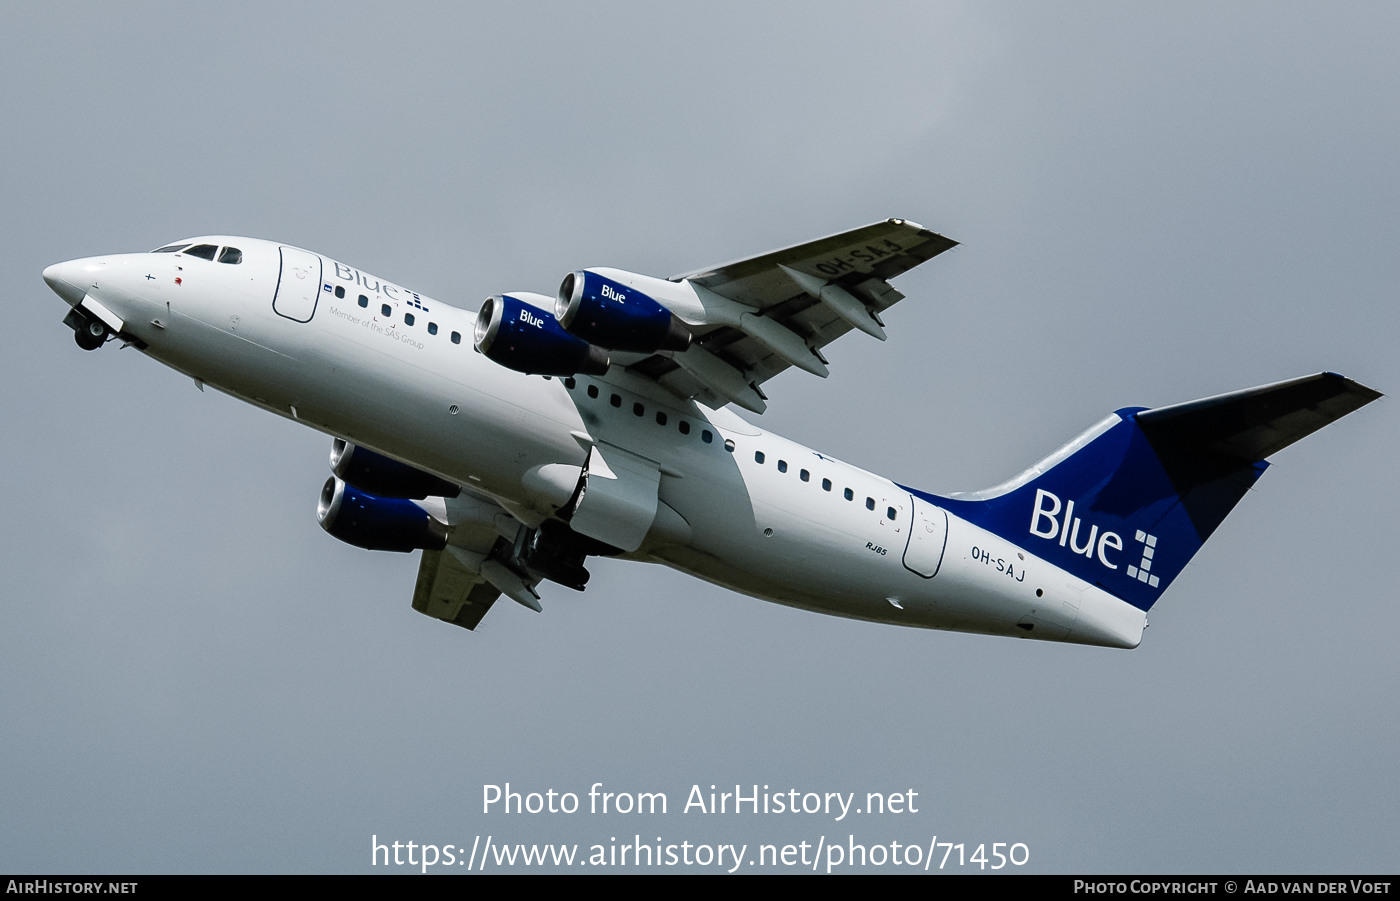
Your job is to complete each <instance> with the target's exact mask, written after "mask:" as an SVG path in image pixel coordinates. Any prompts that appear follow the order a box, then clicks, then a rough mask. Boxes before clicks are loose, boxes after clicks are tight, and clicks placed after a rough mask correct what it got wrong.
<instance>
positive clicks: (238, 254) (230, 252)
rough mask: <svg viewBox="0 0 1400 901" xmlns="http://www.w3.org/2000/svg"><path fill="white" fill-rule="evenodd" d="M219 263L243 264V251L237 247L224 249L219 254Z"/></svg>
mask: <svg viewBox="0 0 1400 901" xmlns="http://www.w3.org/2000/svg"><path fill="white" fill-rule="evenodd" d="M219 262H220V263H241V262H243V251H241V250H239V249H238V248H237V247H225V248H224V252H223V253H221V254H219Z"/></svg>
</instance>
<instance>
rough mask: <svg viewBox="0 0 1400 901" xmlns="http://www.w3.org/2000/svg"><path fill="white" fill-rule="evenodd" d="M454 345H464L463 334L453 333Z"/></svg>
mask: <svg viewBox="0 0 1400 901" xmlns="http://www.w3.org/2000/svg"><path fill="white" fill-rule="evenodd" d="M452 343H453V344H461V343H462V333H461V332H453V333H452Z"/></svg>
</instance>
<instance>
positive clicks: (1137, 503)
mask: <svg viewBox="0 0 1400 901" xmlns="http://www.w3.org/2000/svg"><path fill="white" fill-rule="evenodd" d="M1380 396H1381V395H1380V393H1379V392H1376V391H1373V390H1371V389H1370V388H1367V387H1365V386H1364V385H1361V384H1358V383H1357V382H1354V381H1352V380H1350V379H1346V378H1343V377H1342V376H1339V375H1337V374H1335V373H1330V372H1324V373H1319V374H1318V375H1312V376H1306V377H1304V378H1300V379H1293V380H1291V381H1287V382H1279V383H1277V384H1273V385H1265V386H1263V387H1260V388H1250V389H1248V390H1245V391H1237V392H1234V393H1232V394H1222V395H1220V396H1218V397H1210V398H1205V399H1204V400H1197V401H1191V402H1189V403H1184V404H1177V405H1175V406H1171V407H1159V408H1157V409H1154V410H1148V409H1144V408H1141V407H1130V408H1127V409H1123V410H1119V411H1118V412H1117V413H1114V414H1113V415H1112V416H1109V417H1108V418H1107V419H1105V420H1103V421H1102V422H1100V423H1099V424H1098V425H1096V426H1094V427H1093V428H1092V429H1090V430H1089V431H1087V432H1085V433H1084V434H1083V435H1081V436H1079V437H1078V438H1076V439H1075V440H1074V441H1072V442H1070V443H1069V444H1067V445H1065V446H1064V447H1063V448H1061V449H1060V450H1059V451H1057V452H1055V453H1054V454H1052V455H1051V456H1050V457H1047V458H1046V459H1045V460H1043V461H1041V462H1040V463H1039V464H1037V465H1036V466H1034V467H1032V468H1031V469H1029V470H1027V471H1026V472H1024V473H1022V474H1021V475H1020V476H1017V477H1016V478H1015V479H1012V480H1011V481H1010V482H1007V483H1005V484H1003V485H998V486H997V487H995V488H991V489H988V490H986V491H980V492H976V493H973V494H959V495H953V496H951V497H947V498H939V497H935V496H933V495H929V494H925V493H924V492H920V491H913V493H914V494H917V495H919V496H921V497H924V498H926V499H928V500H930V501H932V502H933V503H935V504H939V505H941V506H943V507H945V508H946V509H947V510H948V511H949V512H950V513H953V514H955V515H957V516H960V517H962V518H963V519H965V520H967V521H969V522H971V523H974V524H975V525H978V526H981V527H982V528H984V529H987V530H988V531H990V532H993V533H995V534H997V535H1000V536H1001V537H1003V538H1006V539H1008V540H1010V541H1013V542H1015V543H1016V544H1018V545H1020V546H1022V547H1024V548H1026V549H1027V550H1028V551H1030V552H1031V553H1033V554H1036V555H1038V556H1040V557H1042V558H1043V559H1045V560H1048V561H1049V562H1051V563H1053V564H1055V565H1056V566H1059V567H1061V568H1062V569H1065V570H1068V571H1069V572H1071V573H1073V574H1074V575H1076V576H1078V577H1079V578H1082V579H1084V580H1085V581H1087V582H1090V583H1093V584H1096V585H1098V586H1099V587H1101V588H1103V589H1104V590H1105V591H1108V592H1110V593H1111V594H1114V595H1116V596H1118V597H1120V598H1122V599H1123V600H1125V601H1127V602H1128V603H1130V604H1132V605H1133V606H1135V607H1138V608H1139V609H1142V610H1148V609H1150V608H1151V607H1152V605H1153V604H1154V603H1156V602H1157V598H1158V597H1160V596H1161V594H1162V592H1163V591H1166V589H1167V587H1168V586H1169V585H1171V583H1172V580H1173V579H1175V578H1176V576H1177V575H1178V574H1179V573H1180V572H1181V571H1182V569H1184V568H1185V567H1186V564H1187V563H1188V562H1189V561H1190V560H1191V558H1192V557H1193V556H1194V555H1195V553H1196V551H1198V550H1200V548H1201V545H1202V544H1204V543H1205V541H1206V539H1207V538H1209V537H1210V536H1211V534H1212V533H1213V532H1214V531H1215V529H1216V527H1217V526H1219V525H1220V523H1221V522H1222V521H1223V520H1224V519H1225V516H1226V515H1227V514H1228V513H1229V512H1230V511H1231V510H1232V509H1234V506H1235V504H1237V503H1239V501H1240V499H1241V498H1242V497H1244V495H1245V492H1247V491H1248V490H1249V489H1250V488H1251V487H1252V486H1253V485H1254V483H1255V482H1256V481H1257V480H1258V479H1259V477H1260V476H1261V475H1263V473H1264V470H1265V469H1267V468H1268V465H1269V464H1268V463H1267V462H1265V460H1264V458H1265V457H1267V456H1269V455H1271V454H1273V453H1275V452H1277V451H1279V450H1281V449H1283V448H1284V447H1287V446H1288V445H1289V444H1292V443H1293V442H1294V441H1297V440H1298V439H1299V438H1302V437H1304V436H1306V435H1309V434H1311V433H1312V432H1314V431H1316V430H1317V429H1320V428H1322V427H1323V426H1324V425H1327V424H1328V423H1330V422H1335V421H1336V420H1338V419H1340V418H1341V417H1343V416H1345V415H1346V414H1348V413H1350V412H1352V411H1353V410H1356V409H1358V408H1360V407H1362V406H1364V405H1365V404H1368V403H1370V402H1371V401H1373V400H1375V399H1376V398H1377V397H1380ZM910 490H911V491H912V490H913V489H910Z"/></svg>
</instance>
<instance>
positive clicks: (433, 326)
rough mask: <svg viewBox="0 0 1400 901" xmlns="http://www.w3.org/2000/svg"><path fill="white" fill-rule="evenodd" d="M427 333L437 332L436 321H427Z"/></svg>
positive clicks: (433, 333)
mask: <svg viewBox="0 0 1400 901" xmlns="http://www.w3.org/2000/svg"><path fill="white" fill-rule="evenodd" d="M428 334H430V335H436V334H437V323H436V322H429V323H428Z"/></svg>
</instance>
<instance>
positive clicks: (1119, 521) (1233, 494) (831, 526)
mask: <svg viewBox="0 0 1400 901" xmlns="http://www.w3.org/2000/svg"><path fill="white" fill-rule="evenodd" d="M956 244H957V242H956V241H953V240H951V239H949V238H947V237H944V236H943V235H940V234H937V233H935V232H932V231H930V230H928V229H926V228H924V227H923V226H921V225H918V224H916V223H914V222H910V221H907V220H904V219H888V220H885V221H883V222H876V223H873V224H871V225H867V226H864V227H862V228H857V229H853V230H851V231H847V232H842V233H840V234H835V235H831V236H829V237H826V238H821V239H819V240H816V241H810V242H807V243H803V244H798V245H794V246H791V247H787V248H784V249H781V250H776V251H773V252H771V253H765V254H761V255H759V256H754V257H749V258H745V259H741V260H736V261H734V262H730V263H725V264H723V265H718V266H712V267H709V268H706V269H699V270H695V271H693V272H688V273H684V274H682V275H677V276H673V277H671V278H657V277H652V276H647V275H642V274H639V273H634V272H628V271H624V270H620V269H614V268H588V269H579V270H575V271H573V272H570V273H568V274H567V275H565V277H564V278H563V281H562V283H561V285H560V288H559V291H558V292H557V294H556V295H555V296H554V297H549V296H545V295H540V294H533V293H530V292H520V291H513V292H505V293H501V294H497V295H494V296H492V297H490V298H488V299H487V300H486V301H485V302H484V303H482V305H481V307H480V309H479V310H478V311H476V312H470V311H467V310H463V309H460V308H458V307H454V306H451V305H448V304H446V303H443V302H441V301H438V300H434V299H432V298H429V297H426V296H424V295H421V294H418V293H415V292H413V291H411V290H409V289H407V288H404V287H402V286H400V285H398V284H395V283H392V282H388V281H386V280H384V279H381V278H378V277H376V276H374V275H371V274H369V273H367V272H364V271H362V270H360V269H356V268H354V267H352V266H349V265H347V264H345V263H342V262H340V261H339V260H336V259H333V258H331V257H328V256H324V255H322V254H318V253H313V252H311V251H308V250H304V249H302V248H299V247H295V246H292V245H289V244H280V243H277V242H274V241H265V240H259V239H253V238H245V237H235V236H225V235H206V236H202V237H194V238H186V239H183V240H180V241H177V242H175V243H172V244H167V245H163V246H161V247H158V248H156V249H155V250H153V251H150V252H146V253H124V254H116V255H111V256H97V257H89V258H85V259H76V260H71V261H68V262H64V263H58V264H55V265H53V266H50V267H48V268H47V269H45V270H44V273H43V278H44V281H45V282H46V283H47V284H48V285H49V287H50V288H52V290H53V291H54V292H55V293H56V294H58V296H59V297H61V298H62V299H63V300H64V301H65V302H67V304H68V305H69V307H70V309H69V311H68V313H67V316H66V318H65V319H64V320H63V321H64V323H65V324H66V325H68V326H69V327H70V328H71V329H72V330H73V333H74V338H75V340H76V342H77V344H78V346H79V347H81V348H83V349H85V350H94V349H97V348H99V347H102V346H103V345H105V344H108V343H120V344H122V345H125V346H130V347H135V348H137V349H138V350H139V351H141V352H142V353H144V354H146V355H148V356H150V357H152V358H154V359H155V360H157V361H159V362H161V363H163V364H165V365H166V366H169V367H170V368H172V369H174V370H176V371H178V372H181V373H183V374H184V375H186V376H189V377H190V378H192V379H194V381H195V384H196V385H197V386H198V387H199V389H200V390H203V389H204V387H205V386H206V385H208V386H211V387H214V388H216V389H218V390H220V391H223V392H225V393H227V394H230V395H232V396H234V397H237V398H239V399H241V400H244V401H247V402H248V403H251V404H254V405H256V406H259V407H262V408H263V409H265V410H268V411H270V412H272V413H275V414H277V415H278V416H282V417H286V418H290V419H293V420H295V421H297V422H300V423H303V424H305V425H307V426H310V427H311V428H314V429H317V430H320V431H322V432H324V433H326V434H328V435H329V436H331V437H332V439H333V440H332V449H331V454H330V466H331V475H330V477H329V478H328V480H327V481H326V483H325V485H324V487H323V488H322V491H321V496H320V503H319V506H318V511H317V517H318V520H319V522H320V525H321V526H322V528H324V529H325V530H326V531H327V532H328V533H330V534H331V535H332V536H334V537H336V538H338V539H340V540H341V541H344V542H348V543H349V544H352V545H355V546H357V547H361V548H366V549H371V550H382V551H396V552H412V551H421V552H422V556H421V560H420V563H419V569H418V577H417V582H416V585H415V587H414V590H413V599H412V606H413V609H415V610H417V611H419V612H421V613H424V614H426V615H428V616H430V617H433V618H436V619H438V620H442V621H444V622H447V623H451V624H454V625H457V626H461V627H463V628H465V629H468V630H474V629H476V627H477V625H478V624H479V623H480V622H481V620H482V617H484V616H485V614H486V613H487V612H488V611H489V610H490V609H491V607H492V605H493V604H494V603H495V601H496V600H497V599H498V598H500V597H501V596H502V595H504V596H506V597H508V598H510V599H511V600H513V601H516V602H517V603H519V604H520V605H522V606H524V607H528V608H530V609H531V610H534V611H536V612H540V611H542V609H543V605H542V603H541V594H540V586H541V585H542V583H544V582H546V581H548V582H551V583H554V584H556V585H561V586H565V587H567V588H570V589H574V590H578V591H582V590H583V589H584V587H585V585H586V583H587V582H588V580H589V572H588V569H587V566H586V564H587V561H588V558H589V557H594V556H599V557H616V558H619V559H625V560H632V561H643V562H651V563H660V564H662V565H665V566H669V567H671V568H673V569H676V570H679V571H681V572H684V573H688V574H690V575H692V576H695V577H698V578H700V579H703V580H706V581H708V582H711V583H713V584H715V585H719V586H722V587H724V588H728V589H730V590H733V591H736V592H741V593H743V594H746V595H750V596H753V597H755V598H759V599H762V600H766V601H772V602H776V603H779V604H785V605H789V606H792V607H797V608H801V609H805V610H811V611H817V612H821V613H826V614H833V615H836V616H842V617H849V618H852V619H858V620H867V621H871V622H877V623H888V624H894V625H902V626H914V627H922V628H929V629H944V630H951V631H960V632H971V633H980V634H988V635H1000V636H1010V637H1020V638H1025V639H1034V640H1046V641H1060V642H1069V643H1077V644H1085V645H1098V646H1104V647H1116V648H1135V647H1137V646H1138V645H1139V644H1140V642H1141V641H1142V636H1143V630H1144V628H1145V627H1146V625H1147V615H1148V611H1150V610H1151V609H1152V606H1153V605H1154V604H1155V603H1156V601H1157V600H1158V598H1159V597H1160V596H1161V594H1162V592H1164V591H1166V590H1167V588H1168V587H1169V586H1170V585H1171V584H1172V581H1173V580H1174V579H1175V578H1176V577H1177V576H1178V575H1179V574H1180V573H1181V571H1182V569H1183V568H1184V567H1185V566H1186V564H1187V562H1188V561H1189V560H1190V559H1191V557H1192V556H1193V555H1194V554H1195V553H1196V552H1197V551H1198V550H1199V549H1200V548H1201V546H1202V544H1203V543H1204V542H1205V540H1206V539H1207V538H1209V537H1210V536H1211V534H1212V533H1213V532H1214V531H1215V529H1216V528H1217V527H1218V526H1219V525H1220V523H1221V521H1222V520H1223V519H1224V518H1225V516H1226V514H1228V513H1229V512H1230V510H1231V509H1232V508H1233V507H1234V506H1235V504H1236V503H1237V502H1238V501H1239V500H1240V499H1241V498H1242V497H1243V496H1244V494H1245V493H1246V492H1247V491H1248V490H1249V489H1250V487H1251V486H1252V485H1253V484H1254V483H1255V482H1256V481H1257V480H1258V479H1259V477H1260V476H1261V475H1262V474H1263V472H1264V470H1265V468H1267V466H1268V465H1269V464H1268V462H1267V460H1266V458H1267V457H1269V456H1272V455H1273V454H1275V453H1277V452H1278V451H1280V450H1282V449H1283V448H1284V447H1286V446H1288V445H1289V444H1291V443H1292V442H1294V441H1297V440H1298V439H1300V438H1302V437H1304V436H1306V435H1308V434H1310V433H1312V432H1313V431H1316V430H1317V429H1319V428H1321V427H1322V426H1324V425H1327V424H1328V423H1331V422H1333V421H1335V420H1337V419H1339V418H1341V417H1342V416H1345V415H1346V414H1347V413H1350V412H1352V411H1354V410H1356V409H1359V408H1360V407H1362V406H1364V405H1365V404H1367V403H1370V402H1371V401H1372V400H1375V399H1376V398H1377V397H1380V396H1381V395H1380V393H1379V392H1377V391H1374V390H1372V389H1370V388H1367V387H1365V386H1364V385H1361V384H1359V383H1357V382H1355V381H1352V380H1350V379H1347V378H1344V377H1342V376H1340V375H1337V374H1335V373H1330V372H1323V373H1317V374H1314V375H1309V376H1305V377H1302V378H1295V379H1291V380H1288V381H1282V382H1276V383H1273V384H1268V385H1263V386H1261V387H1257V388H1250V389H1247V390H1244V391H1235V392H1232V393H1228V394H1221V395H1218V396H1214V397H1208V398H1204V399H1201V400H1195V401H1190V402H1187V403H1181V404H1175V405H1172V406H1166V407H1157V408H1154V409H1147V408H1142V407H1126V408H1123V409H1120V410H1117V411H1115V412H1113V413H1111V414H1109V415H1108V416H1106V417H1105V418H1104V419H1102V420H1100V421H1099V422H1098V423H1096V424H1095V425H1093V426H1092V427H1091V428H1089V429H1088V430H1087V431H1085V432H1083V433H1082V434H1080V435H1079V436H1078V437H1076V438H1074V439H1073V440H1072V441H1070V442H1069V443H1067V444H1065V445H1064V446H1063V447H1061V448H1060V449H1059V450H1057V451H1055V452H1054V453H1052V454H1051V455H1050V456H1048V457H1046V458H1045V459H1044V460H1042V461H1040V462H1039V463H1036V464H1035V465H1034V466H1032V467H1030V468H1029V469H1027V470H1026V471H1025V472H1023V473H1021V474H1020V475H1018V476H1016V477H1014V478H1012V479H1010V480H1008V481H1006V482H1004V483H1002V484H1000V485H997V486H995V487H993V488H989V489H986V490H983V491H976V492H970V493H962V494H949V495H946V496H938V495H934V494H931V493H929V492H926V491H922V490H920V489H918V488H916V487H913V486H907V485H902V484H898V483H896V482H893V481H891V480H890V479H887V478H883V477H881V476H878V475H875V474H874V473H870V472H867V471H865V470H862V469H860V468H858V467H856V466H853V465H851V464H848V463H845V462H843V461H841V460H837V459H835V458H833V457H831V456H829V455H826V454H822V453H819V452H817V451H815V450H812V449H811V448H808V447H804V446H802V445H800V444H797V443H795V442H793V441H789V440H787V439H785V438H782V437H780V436H778V435H775V434H773V433H771V432H768V431H765V430H764V429H762V428H760V427H758V426H756V425H753V424H751V423H750V422H749V421H748V420H747V419H745V418H744V417H741V416H739V415H738V414H737V413H736V412H735V411H734V409H732V408H734V407H738V408H741V409H744V410H747V411H749V412H750V413H753V414H762V413H763V411H764V410H765V409H766V407H767V402H768V398H767V396H766V395H765V394H764V391H763V386H764V385H765V383H767V382H768V380H770V379H772V378H773V377H774V376H776V375H778V374H779V373H782V372H784V371H786V370H787V369H789V368H790V367H796V368H797V369H801V370H804V371H806V372H807V373H810V374H813V375H816V376H819V377H825V376H826V375H827V374H828V372H829V368H828V362H827V360H826V358H825V357H824V355H823V354H822V350H823V348H825V347H826V346H827V345H828V344H830V343H831V342H832V341H834V340H836V339H837V338H840V337H842V336H843V335H845V334H846V333H848V332H852V331H857V332H860V333H862V334H863V335H865V336H867V337H871V338H875V339H879V340H884V339H885V337H886V332H885V329H886V325H885V322H884V314H885V313H886V311H888V310H889V309H890V308H891V307H892V306H893V305H894V304H895V303H897V302H898V301H900V300H901V299H903V297H904V295H903V294H902V293H900V292H899V291H898V290H897V289H895V288H894V287H893V286H892V285H891V284H890V280H891V279H894V278H896V277H897V276H899V275H901V274H903V273H905V272H908V271H909V270H910V269H912V268H914V267H915V266H918V265H920V264H922V263H924V262H926V261H928V260H931V259H933V258H934V257H936V256H938V255H939V254H941V253H943V252H945V251H947V250H948V249H950V248H952V247H954V246H956Z"/></svg>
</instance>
